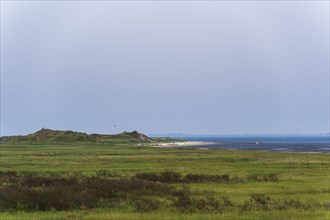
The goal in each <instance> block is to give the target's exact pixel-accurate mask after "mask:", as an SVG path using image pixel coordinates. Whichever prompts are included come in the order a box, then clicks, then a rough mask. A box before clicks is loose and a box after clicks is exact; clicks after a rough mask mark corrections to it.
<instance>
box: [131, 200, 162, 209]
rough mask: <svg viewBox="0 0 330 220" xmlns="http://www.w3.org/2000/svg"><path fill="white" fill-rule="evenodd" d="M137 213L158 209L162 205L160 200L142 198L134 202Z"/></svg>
mask: <svg viewBox="0 0 330 220" xmlns="http://www.w3.org/2000/svg"><path fill="white" fill-rule="evenodd" d="M132 204H133V207H134V208H135V211H137V212H150V211H154V210H156V209H158V208H159V207H160V205H161V203H160V202H159V200H157V199H154V198H149V197H142V198H138V199H135V200H133V202H132Z"/></svg>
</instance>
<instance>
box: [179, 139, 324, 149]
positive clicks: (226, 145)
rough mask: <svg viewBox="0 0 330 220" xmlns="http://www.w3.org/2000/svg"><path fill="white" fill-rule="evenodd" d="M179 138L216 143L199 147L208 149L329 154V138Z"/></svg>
mask: <svg viewBox="0 0 330 220" xmlns="http://www.w3.org/2000/svg"><path fill="white" fill-rule="evenodd" d="M180 138H181V139H184V140H190V141H210V142H216V143H215V144H214V145H208V146H199V147H203V148H210V149H230V150H262V151H280V152H323V153H330V139H329V138H330V137H329V136H280V137H274V136H271V137H265V136H262V137H260V136H259V137H258V136H248V137H243V136H237V137H234V136H231V137H180ZM199 147H198V148H199Z"/></svg>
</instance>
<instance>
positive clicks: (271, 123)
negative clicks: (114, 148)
mask: <svg viewBox="0 0 330 220" xmlns="http://www.w3.org/2000/svg"><path fill="white" fill-rule="evenodd" d="M328 18H329V1H290V2H285V1H279V2H277V1H268V2H260V1H246V2H244V1H243V2H242V1H235V2H228V1H217V2H213V1H207V2H202V1H198V2H196V1H191V2H189V1H181V2H173V1H170V2H164V1H161V2H157V1H156V2H149V1H128V2H119V1H109V2H106V1H99V2H92V1H71V2H63V1H58V2H56V1H48V2H38V1H26V2H24V1H14V2H10V1H1V135H12V134H26V133H32V132H34V131H35V130H37V129H40V128H41V127H47V128H52V129H65V130H66V129H70V130H77V131H83V132H88V133H117V132H121V131H123V130H139V131H141V132H144V133H172V132H182V133H189V134H242V133H281V134H284V133H319V132H329V20H328ZM114 124H116V125H117V126H116V128H114Z"/></svg>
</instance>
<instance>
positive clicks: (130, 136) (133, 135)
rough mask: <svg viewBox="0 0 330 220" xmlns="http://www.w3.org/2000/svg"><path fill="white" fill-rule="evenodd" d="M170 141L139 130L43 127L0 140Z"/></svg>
mask: <svg viewBox="0 0 330 220" xmlns="http://www.w3.org/2000/svg"><path fill="white" fill-rule="evenodd" d="M167 141H168V142H170V141H174V139H171V138H149V137H148V136H146V135H144V134H141V133H139V132H137V131H132V132H122V133H120V134H114V135H105V134H86V133H82V132H75V131H70V130H69V131H60V130H51V129H45V128H42V129H41V130H39V131H37V132H35V133H33V134H29V135H25V136H23V135H19V136H7V137H1V138H0V142H3V143H21V142H26V143H72V142H88V143H116V144H120V143H122V144H134V143H152V142H167Z"/></svg>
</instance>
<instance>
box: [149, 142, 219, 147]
mask: <svg viewBox="0 0 330 220" xmlns="http://www.w3.org/2000/svg"><path fill="white" fill-rule="evenodd" d="M213 144H216V143H215V142H203V141H182V142H169V143H157V144H154V145H152V147H160V148H171V147H198V146H207V145H213Z"/></svg>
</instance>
